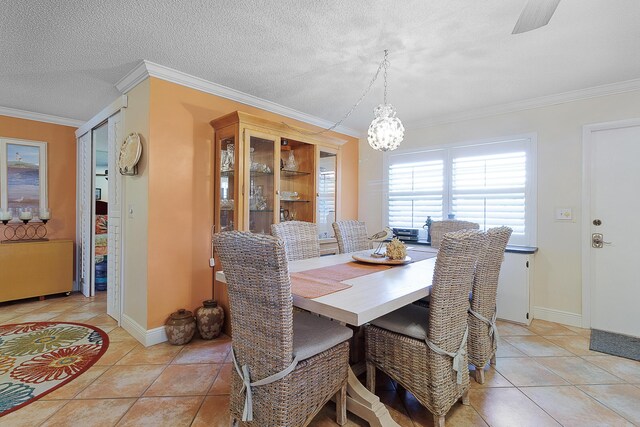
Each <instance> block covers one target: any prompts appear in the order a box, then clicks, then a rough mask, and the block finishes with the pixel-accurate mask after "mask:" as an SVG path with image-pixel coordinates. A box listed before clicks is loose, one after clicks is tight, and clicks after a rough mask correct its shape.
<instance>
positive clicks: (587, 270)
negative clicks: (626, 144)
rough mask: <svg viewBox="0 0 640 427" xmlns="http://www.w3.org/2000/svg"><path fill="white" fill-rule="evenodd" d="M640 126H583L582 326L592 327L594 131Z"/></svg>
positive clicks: (614, 123)
mask: <svg viewBox="0 0 640 427" xmlns="http://www.w3.org/2000/svg"><path fill="white" fill-rule="evenodd" d="M632 126H640V119H626V120H617V121H612V122H604V123H595V124H588V125H584V126H582V224H581V233H582V238H581V240H582V245H581V246H582V327H583V328H591V294H592V292H593V286H594V283H593V280H592V263H591V261H592V260H591V233H589V230H590V229H591V175H592V174H591V165H592V161H593V158H592V156H591V152H592V149H593V137H592V134H593V133H594V132H598V131H601V130H610V129H620V128H626V127H632Z"/></svg>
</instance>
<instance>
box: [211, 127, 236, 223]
mask: <svg viewBox="0 0 640 427" xmlns="http://www.w3.org/2000/svg"><path fill="white" fill-rule="evenodd" d="M217 146H218V150H219V151H218V153H216V154H217V158H218V159H220V160H219V162H220V179H219V180H218V189H217V190H218V200H217V209H216V211H217V212H216V214H217V216H218V218H216V224H217V226H216V228H217V230H216V231H230V230H235V229H237V219H238V217H237V206H238V205H237V203H238V201H237V200H236V196H237V174H236V172H237V162H238V155H237V150H238V147H237V144H236V140H235V137H234V136H233V135H232V136H228V137H221V138H220V140H219V144H217Z"/></svg>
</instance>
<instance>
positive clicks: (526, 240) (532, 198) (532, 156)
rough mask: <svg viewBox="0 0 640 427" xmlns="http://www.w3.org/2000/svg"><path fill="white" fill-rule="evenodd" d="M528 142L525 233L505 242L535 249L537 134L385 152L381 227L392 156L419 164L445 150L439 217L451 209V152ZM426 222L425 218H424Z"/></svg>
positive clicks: (386, 214) (386, 217)
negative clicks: (432, 154)
mask: <svg viewBox="0 0 640 427" xmlns="http://www.w3.org/2000/svg"><path fill="white" fill-rule="evenodd" d="M520 140H528V145H529V146H528V150H527V166H526V174H527V184H526V185H525V200H526V204H525V234H524V236H512V238H511V240H510V241H509V243H510V244H511V245H517V246H536V244H537V212H538V211H537V193H538V190H537V188H538V185H537V182H538V180H537V170H538V167H537V159H538V135H537V134H536V133H526V134H517V135H509V136H503V137H495V138H487V139H479V140H470V141H461V142H454V143H449V144H440V145H430V146H424V147H419V148H406V149H398V150H395V151H392V152H385V153H384V154H383V158H382V170H383V178H382V180H383V190H382V215H381V218H382V221H383V223H384V224H388V223H389V165H390V164H391V160H392V158H394V157H400V156H407V158H412V159H415V161H420V159H421V158H427V157H428V156H429V153H430V152H434V151H437V150H445V156H444V160H445V163H444V172H443V173H444V183H445V185H444V187H445V188H444V190H443V202H442V209H443V217H446V214H447V213H448V212H450V209H451V200H452V194H451V180H452V164H453V152H454V149H460V148H469V149H471V150H475V149H478V150H481V149H482V148H481V146H483V145H486V146H487V148H489V147H490V145H491V144H496V143H507V142H510V141H520ZM425 220H426V218H425Z"/></svg>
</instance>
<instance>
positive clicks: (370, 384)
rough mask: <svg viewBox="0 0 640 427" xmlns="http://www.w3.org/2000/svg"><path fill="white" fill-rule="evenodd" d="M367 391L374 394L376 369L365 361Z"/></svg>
mask: <svg viewBox="0 0 640 427" xmlns="http://www.w3.org/2000/svg"><path fill="white" fill-rule="evenodd" d="M367 389H369V391H370V392H371V393H375V392H376V367H375V365H374V364H373V363H371V362H369V361H367Z"/></svg>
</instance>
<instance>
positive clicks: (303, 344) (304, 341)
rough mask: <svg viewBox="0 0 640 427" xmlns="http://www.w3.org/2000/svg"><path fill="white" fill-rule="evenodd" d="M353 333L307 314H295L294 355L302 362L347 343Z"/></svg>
mask: <svg viewBox="0 0 640 427" xmlns="http://www.w3.org/2000/svg"><path fill="white" fill-rule="evenodd" d="M352 335H353V331H352V330H351V329H349V328H347V327H345V326H342V325H340V324H339V323H338V322H334V321H331V320H329V319H325V318H324V317H319V316H314V315H312V314H310V313H307V312H295V313H293V354H294V356H297V357H298V360H300V361H302V360H305V359H308V358H310V357H311V356H315V355H316V354H319V353H322V352H323V351H325V350H329V349H330V348H331V347H333V346H336V345H338V344H340V343H341V342H344V341H347V340H348V339H349V338H351V336H352Z"/></svg>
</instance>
